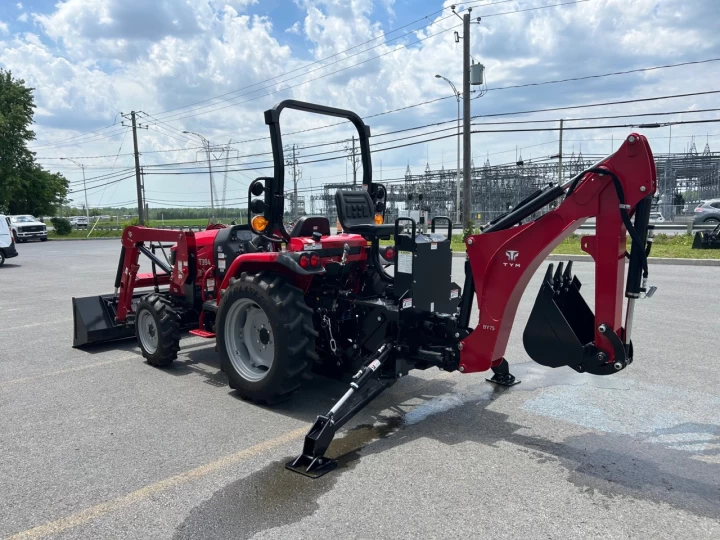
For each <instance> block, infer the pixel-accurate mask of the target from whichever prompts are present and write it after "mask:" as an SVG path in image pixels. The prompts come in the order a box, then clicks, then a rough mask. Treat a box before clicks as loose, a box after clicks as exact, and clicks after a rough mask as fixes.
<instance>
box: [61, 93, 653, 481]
mask: <svg viewBox="0 0 720 540" xmlns="http://www.w3.org/2000/svg"><path fill="white" fill-rule="evenodd" d="M284 109H296V110H300V111H306V112H311V113H319V114H325V115H330V116H335V117H340V118H344V119H347V120H349V121H350V122H352V123H353V124H354V126H355V128H356V129H357V131H358V136H359V141H360V148H361V152H362V165H363V189H362V190H356V191H353V190H349V191H338V192H337V193H336V195H335V202H336V206H337V211H338V218H339V221H340V223H341V225H342V230H343V233H342V234H331V232H330V223H329V222H328V219H327V218H326V217H314V216H313V217H304V218H301V219H300V220H299V221H298V222H297V223H296V224H295V226H294V227H293V228H292V230H291V231H289V232H288V231H287V230H286V229H285V227H284V225H283V222H282V217H283V210H284V208H283V204H284V200H285V197H284V158H283V150H282V148H283V147H282V139H281V132H280V114H281V112H282V111H283V110H284ZM265 123H266V124H267V125H268V126H269V129H270V138H271V143H272V149H273V159H274V176H272V177H264V178H258V179H257V180H255V181H254V182H252V183H251V185H250V186H249V193H248V202H249V223H248V224H243V225H232V226H227V227H225V226H216V227H213V228H210V229H209V230H206V231H203V232H200V233H191V232H181V231H169V230H157V229H151V228H145V227H139V226H136V227H128V228H127V229H126V230H125V232H124V234H123V237H122V249H121V253H120V262H119V265H118V270H117V275H116V278H115V292H114V293H113V294H109V295H104V296H99V297H98V296H95V297H86V298H73V315H74V323H75V335H74V344H73V345H74V346H75V347H80V346H84V345H88V344H91V343H98V342H106V341H111V340H116V339H121V338H127V337H132V336H133V335H134V336H136V337H137V340H138V344H139V345H140V349H141V351H142V354H143V356H144V357H145V358H146V359H147V361H148V363H149V364H151V365H154V366H158V367H163V366H167V365H169V364H171V363H172V362H173V360H174V359H175V358H176V357H177V353H178V350H179V349H180V336H181V332H182V331H183V330H190V333H192V334H195V335H198V336H201V337H206V338H211V339H215V341H216V350H217V351H218V353H219V354H220V357H221V361H222V369H223V371H224V372H225V373H226V374H227V377H228V379H229V384H230V386H231V387H232V388H233V389H235V390H236V391H237V393H238V394H239V395H240V396H242V397H244V398H247V399H250V400H254V401H256V402H265V403H273V402H275V401H278V400H281V399H284V398H286V397H288V396H289V395H290V394H291V393H292V392H294V391H295V390H297V389H298V388H299V387H300V386H301V384H302V382H303V380H304V379H305V378H306V377H307V376H308V375H309V374H310V373H312V372H316V373H322V374H324V375H329V376H333V377H337V378H346V379H347V380H348V381H349V383H350V388H349V390H348V391H347V393H346V394H345V395H344V396H342V397H341V398H340V399H339V400H338V401H337V403H336V405H335V406H334V407H333V408H332V409H331V410H330V411H329V412H328V413H327V414H325V415H322V416H319V417H318V419H317V421H316V422H315V424H314V425H313V427H312V429H311V430H310V432H309V433H308V435H307V437H306V439H305V444H304V448H303V452H302V454H301V455H300V456H299V457H298V458H297V459H296V460H294V461H293V462H291V463H288V465H287V467H288V468H289V469H291V470H294V471H296V472H300V473H302V474H305V475H308V476H313V477H317V476H320V475H322V474H324V473H326V472H328V471H329V470H332V468H334V466H335V463H334V462H333V461H332V460H329V459H327V458H326V457H325V451H326V450H327V448H328V446H329V444H330V442H331V441H332V439H333V437H334V435H335V433H336V432H337V430H338V429H340V427H342V425H343V424H344V423H345V422H347V420H349V419H350V418H351V417H352V416H353V415H354V414H356V413H357V412H358V411H359V410H360V409H362V408H363V407H364V406H365V405H366V404H367V403H369V402H370V401H371V400H372V399H374V398H375V397H376V396H377V395H378V394H380V393H381V392H382V391H383V390H385V389H386V388H388V387H389V386H391V385H393V384H394V383H395V382H396V381H397V380H398V379H399V378H400V377H402V376H404V375H406V374H407V373H408V372H409V371H410V370H412V369H427V368H430V367H437V368H440V369H443V370H447V371H460V372H462V373H474V372H482V371H487V370H492V371H493V377H492V379H489V380H491V381H492V382H495V383H498V384H501V385H506V386H511V385H513V384H517V383H518V382H519V381H517V380H516V379H515V378H514V377H513V375H511V374H510V371H509V366H508V362H507V361H506V360H505V358H504V354H505V348H506V345H507V341H508V337H509V335H510V330H511V327H512V323H513V319H514V316H515V312H516V309H517V306H518V303H519V301H520V298H521V296H522V294H523V291H524V289H525V287H526V285H527V283H528V281H529V280H530V278H531V277H532V276H533V274H534V273H535V271H536V270H537V269H538V268H539V266H540V265H541V264H542V263H543V261H544V260H545V257H546V256H547V255H548V254H549V253H550V252H551V251H552V250H553V248H554V247H555V246H557V245H558V244H559V243H560V242H561V241H562V240H563V239H565V238H567V237H568V236H569V235H570V234H572V233H573V231H575V230H576V229H577V228H578V227H579V226H580V225H581V224H582V223H583V222H584V221H585V220H586V219H587V218H590V217H594V218H595V220H596V234H595V235H594V236H586V237H583V239H582V242H581V245H582V249H583V250H584V251H585V252H587V253H588V254H590V255H591V256H592V258H593V260H594V261H595V269H596V287H595V307H596V313H595V314H593V313H592V311H591V310H590V308H589V307H588V305H587V304H586V303H585V300H584V299H583V298H582V296H581V295H580V292H579V289H580V282H579V281H578V279H577V277H575V276H573V275H572V270H571V264H568V265H567V267H566V269H565V271H564V272H563V270H562V264H560V265H559V267H558V269H557V271H556V272H555V273H554V274H553V268H552V265H550V267H549V268H548V270H547V273H546V275H545V279H544V280H543V284H542V286H541V289H540V291H539V293H538V296H537V300H536V303H535V306H534V308H533V310H532V313H531V316H530V319H529V321H528V324H527V327H526V329H525V332H524V335H523V341H524V344H525V348H526V350H527V352H528V354H529V355H530V357H531V358H533V359H534V360H535V361H537V362H538V363H540V364H542V365H545V366H548V367H561V366H569V367H571V368H572V369H574V370H576V371H578V372H587V373H592V374H597V375H610V374H613V373H617V372H619V371H621V370H623V369H625V368H626V367H627V366H628V365H629V364H630V363H631V362H632V360H633V347H632V341H631V331H632V319H633V312H634V303H635V300H636V299H638V298H641V297H643V296H650V295H651V294H652V293H653V292H654V289H653V288H650V289H647V286H646V282H647V256H648V254H649V249H650V245H651V244H650V240H651V239H649V238H648V236H651V235H649V232H650V231H649V229H650V227H649V225H648V223H649V215H650V207H651V200H652V195H653V194H654V193H655V189H656V175H655V166H654V162H653V157H652V153H651V151H650V147H649V145H648V142H647V140H646V139H645V137H643V136H642V135H637V134H632V135H630V136H628V137H627V139H626V140H625V141H624V143H623V144H622V146H621V147H620V148H619V149H618V150H617V152H615V153H614V154H612V155H611V156H609V157H607V158H605V159H603V160H601V161H600V162H598V163H597V164H596V165H595V166H594V167H592V168H591V169H589V170H587V171H585V172H583V173H581V174H578V175H577V176H575V177H574V178H572V179H571V180H569V181H568V182H567V183H566V184H564V185H549V186H547V187H545V188H543V189H538V190H537V191H536V192H535V193H533V194H532V195H531V196H529V197H527V198H526V199H525V200H524V201H522V202H521V203H520V204H518V205H517V206H516V207H515V208H514V209H513V210H511V211H509V212H508V213H507V214H505V215H503V216H501V217H499V218H497V219H496V220H494V221H493V222H491V223H489V224H488V225H486V226H485V227H484V228H483V231H482V233H481V234H476V235H471V236H469V237H468V238H467V239H466V247H467V257H466V261H465V280H464V284H463V286H462V288H461V287H460V286H458V285H457V284H455V283H453V282H452V279H451V267H452V253H451V250H450V242H451V236H452V223H451V222H450V219H449V218H446V217H435V218H434V219H433V220H432V222H431V232H429V233H420V232H418V231H417V228H416V223H415V222H414V221H413V220H412V219H409V218H399V219H397V220H395V222H394V223H389V224H386V223H384V214H385V202H386V200H385V199H386V193H387V192H386V189H385V187H384V186H382V185H380V184H378V183H375V182H373V181H372V168H371V161H370V147H369V137H370V130H369V128H368V127H367V126H366V125H365V124H364V123H363V121H362V119H361V118H360V117H359V116H358V115H356V114H355V113H353V112H350V111H345V110H341V109H335V108H330V107H324V106H320V105H314V104H310V103H303V102H299V101H293V100H289V101H283V102H282V103H280V104H278V105H277V106H276V107H274V108H273V109H271V110H269V111H266V112H265ZM556 202H557V204H556V205H555V208H554V209H552V210H549V211H547V212H546V213H544V214H542V215H541V217H539V218H537V219H532V216H533V215H537V214H538V213H539V212H538V211H540V210H542V209H544V208H545V207H547V206H549V205H551V204H552V203H556ZM440 226H442V231H441V230H440ZM626 233H629V234H630V236H631V238H632V243H631V246H632V247H631V251H630V253H627V252H626ZM384 239H388V240H390V239H392V240H393V242H392V245H389V246H384V247H381V246H380V241H381V240H384ZM140 254H143V255H145V256H146V257H147V258H148V259H149V261H150V266H151V272H147V273H142V274H141V273H139V268H140V266H139V256H140ZM626 259H629V266H628V272H627V282H626V284H625V289H624V296H625V297H626V298H627V299H628V304H627V309H626V315H625V318H624V320H623V280H624V276H625V265H626ZM390 266H391V267H392V272H389V271H388V267H390ZM475 297H477V299H478V308H479V320H478V324H477V325H476V326H475V327H471V326H470V314H471V311H472V307H473V301H474V299H475Z"/></svg>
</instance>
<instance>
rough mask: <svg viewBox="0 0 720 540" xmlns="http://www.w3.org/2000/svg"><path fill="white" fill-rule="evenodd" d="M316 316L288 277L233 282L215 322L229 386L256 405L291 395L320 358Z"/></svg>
mask: <svg viewBox="0 0 720 540" xmlns="http://www.w3.org/2000/svg"><path fill="white" fill-rule="evenodd" d="M312 315H313V311H312V309H310V308H309V307H308V306H307V304H305V299H304V293H303V291H302V290H301V289H298V288H297V287H294V286H293V285H292V284H291V283H290V282H289V281H288V280H287V279H286V278H284V277H280V276H277V275H272V274H267V273H263V272H260V273H257V274H252V273H243V274H242V275H241V276H240V278H239V279H236V280H234V282H233V283H232V285H230V287H228V288H227V290H226V291H225V293H224V294H223V296H222V300H221V302H220V307H219V309H218V313H217V318H216V323H215V329H216V332H217V334H216V335H217V349H218V352H219V353H220V357H221V363H222V370H223V371H224V372H225V374H226V375H227V377H228V381H229V385H230V388H232V389H234V390H236V391H237V393H238V394H239V395H240V397H242V398H243V399H248V400H251V401H253V402H255V403H266V404H273V403H276V402H279V401H283V400H285V399H287V398H288V397H290V395H291V394H292V393H293V392H294V391H295V390H297V389H298V388H300V385H301V384H302V381H303V379H304V378H305V377H306V376H307V375H308V374H309V371H310V366H311V363H312V362H313V361H315V360H317V358H318V357H317V354H316V353H315V338H316V337H317V335H318V334H317V332H316V331H315V329H314V328H313V320H312Z"/></svg>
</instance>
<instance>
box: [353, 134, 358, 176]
mask: <svg viewBox="0 0 720 540" xmlns="http://www.w3.org/2000/svg"><path fill="white" fill-rule="evenodd" d="M352 163H353V187H356V186H357V164H356V162H355V135H353V137H352Z"/></svg>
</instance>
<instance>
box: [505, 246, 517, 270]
mask: <svg viewBox="0 0 720 540" xmlns="http://www.w3.org/2000/svg"><path fill="white" fill-rule="evenodd" d="M518 255H520V252H519V251H514V250H512V249H509V250H508V251H506V252H505V256H506V257H507V260H508V261H510V262H504V263H503V266H509V267H510V268H520V265H519V264H518V263H516V262H515V261H516V260H517V258H518Z"/></svg>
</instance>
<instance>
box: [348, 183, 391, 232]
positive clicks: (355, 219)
mask: <svg viewBox="0 0 720 540" xmlns="http://www.w3.org/2000/svg"><path fill="white" fill-rule="evenodd" d="M335 206H336V208H337V212H338V219H339V220H340V224H341V225H342V228H343V232H346V233H351V234H359V235H362V236H365V237H367V238H387V237H390V236H392V235H393V233H394V232H395V225H393V224H387V225H386V224H383V225H376V224H375V205H374V204H373V201H372V198H370V194H369V193H368V192H367V191H365V190H364V189H363V190H357V191H340V190H338V191H336V192H335Z"/></svg>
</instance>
